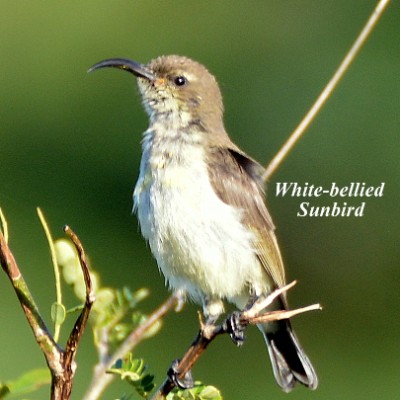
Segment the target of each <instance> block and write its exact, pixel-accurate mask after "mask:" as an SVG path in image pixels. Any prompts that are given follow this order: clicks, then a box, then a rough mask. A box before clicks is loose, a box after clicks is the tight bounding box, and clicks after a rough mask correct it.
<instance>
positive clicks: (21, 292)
mask: <svg viewBox="0 0 400 400" xmlns="http://www.w3.org/2000/svg"><path fill="white" fill-rule="evenodd" d="M0 263H1V266H2V268H3V270H4V272H5V273H6V274H7V276H8V278H9V279H10V282H11V284H12V286H13V288H14V290H15V293H16V295H17V297H18V300H19V302H20V304H21V307H22V309H23V311H24V314H25V317H26V319H27V320H28V323H29V326H30V327H31V329H32V332H33V335H34V337H35V340H36V342H37V343H38V345H39V347H40V349H41V350H42V352H43V354H44V356H45V359H46V362H47V365H48V366H49V369H50V371H51V373H52V376H54V375H57V374H60V373H61V371H62V364H61V358H62V350H61V349H60V347H59V346H58V344H57V343H56V342H55V341H54V339H53V337H52V335H51V334H50V331H49V329H48V328H47V326H46V324H45V322H44V319H43V318H42V316H41V314H40V312H39V308H38V307H37V305H36V303H35V301H34V299H33V296H32V294H31V292H30V290H29V288H28V285H27V284H26V282H25V280H24V278H23V276H22V273H21V271H20V269H19V267H18V264H17V262H16V261H15V258H14V256H13V254H12V252H11V249H10V248H9V246H8V244H7V242H6V240H5V237H4V236H3V233H2V232H1V230H0Z"/></svg>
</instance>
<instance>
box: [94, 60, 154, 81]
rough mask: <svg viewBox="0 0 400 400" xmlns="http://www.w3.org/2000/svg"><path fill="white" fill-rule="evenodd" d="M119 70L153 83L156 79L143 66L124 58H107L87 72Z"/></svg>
mask: <svg viewBox="0 0 400 400" xmlns="http://www.w3.org/2000/svg"><path fill="white" fill-rule="evenodd" d="M106 67H112V68H119V69H123V70H125V71H128V72H130V73H132V74H133V75H135V76H138V77H141V78H146V79H148V80H150V81H153V80H154V79H155V78H156V77H155V75H154V73H153V72H152V71H150V70H149V69H148V68H147V67H146V66H145V65H143V64H140V63H138V62H136V61H132V60H128V59H126V58H109V59H107V60H103V61H100V62H98V63H96V64H94V65H93V66H91V67H90V68H89V69H88V72H93V71H95V70H96V69H100V68H106Z"/></svg>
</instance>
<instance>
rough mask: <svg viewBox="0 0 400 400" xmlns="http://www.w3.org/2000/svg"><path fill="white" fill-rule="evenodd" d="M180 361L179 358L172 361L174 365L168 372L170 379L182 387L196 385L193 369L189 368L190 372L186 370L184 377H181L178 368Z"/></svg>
mask: <svg viewBox="0 0 400 400" xmlns="http://www.w3.org/2000/svg"><path fill="white" fill-rule="evenodd" d="M179 363H180V360H179V359H177V360H175V361H173V362H172V365H171V366H170V368H169V370H168V372H167V376H168V379H169V380H170V381H171V382H172V383H173V384H174V385H175V386H177V387H179V388H180V389H190V388H192V387H193V386H194V381H193V377H192V371H191V370H189V371H188V372H186V374H185V376H184V377H183V379H180V378H179V375H180V371H179V369H178V365H179Z"/></svg>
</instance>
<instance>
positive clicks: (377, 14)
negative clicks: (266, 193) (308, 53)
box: [263, 0, 390, 182]
mask: <svg viewBox="0 0 400 400" xmlns="http://www.w3.org/2000/svg"><path fill="white" fill-rule="evenodd" d="M389 3H390V0H380V1H379V2H378V4H377V6H376V7H375V9H374V11H373V12H372V14H371V16H370V17H369V19H368V21H367V23H366V24H365V26H364V27H363V29H362V30H361V32H360V34H359V35H358V36H357V38H356V40H355V42H354V44H353V45H352V47H351V48H350V50H349V51H348V53H347V54H346V56H345V57H344V59H343V61H342V62H341V64H340V65H339V67H338V69H337V70H336V72H335V73H334V75H333V76H332V78H331V80H330V81H329V82H328V84H327V85H326V86H325V88H324V90H323V91H322V92H321V94H320V95H319V96H318V98H317V100H316V101H315V103H314V104H313V105H312V107H311V108H310V110H309V111H308V113H307V114H306V115H305V116H304V118H303V119H302V120H301V122H300V123H299V125H298V126H297V127H296V129H295V130H294V131H293V133H292V134H291V135H290V136H289V139H287V141H286V142H285V144H284V145H283V146H282V147H281V149H280V150H279V151H278V153H276V155H275V157H274V158H273V159H272V161H271V162H270V163H269V164H268V166H267V168H266V170H265V172H264V174H263V180H264V182H266V181H268V180H269V179H270V178H271V176H272V175H273V174H274V173H275V171H276V170H277V169H278V168H279V166H280V165H281V163H282V162H283V160H284V159H285V158H286V157H287V155H288V154H289V152H290V151H291V150H292V149H293V147H294V146H295V144H296V143H297V141H298V140H299V139H300V137H301V136H302V135H303V134H304V132H305V131H306V129H307V128H308V127H309V126H310V124H311V122H312V121H313V120H314V118H315V117H316V116H317V114H318V113H319V112H320V111H321V109H322V107H323V106H324V104H325V103H326V101H327V100H328V98H329V97H330V96H331V94H332V93H333V91H334V89H335V88H336V87H337V85H338V83H339V82H340V80H341V79H342V78H343V76H344V74H345V73H346V72H347V70H348V69H349V67H350V65H351V63H352V62H353V61H354V59H355V57H356V55H357V54H358V52H359V51H360V50H361V48H362V46H363V45H364V43H365V42H366V40H367V38H368V36H369V35H370V34H371V32H372V31H373V29H374V27H375V26H376V24H377V22H378V21H379V19H380V18H381V17H382V15H383V12H384V11H385V9H386V7H387V6H388V5H389Z"/></svg>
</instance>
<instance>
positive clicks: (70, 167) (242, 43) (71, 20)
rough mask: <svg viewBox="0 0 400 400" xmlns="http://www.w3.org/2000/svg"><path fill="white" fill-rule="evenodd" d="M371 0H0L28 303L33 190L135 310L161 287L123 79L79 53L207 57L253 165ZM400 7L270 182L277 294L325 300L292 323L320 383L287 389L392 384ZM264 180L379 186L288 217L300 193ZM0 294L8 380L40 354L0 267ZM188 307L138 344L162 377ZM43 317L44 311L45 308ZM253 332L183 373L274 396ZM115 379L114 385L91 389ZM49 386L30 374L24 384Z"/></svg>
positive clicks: (192, 324) (12, 216)
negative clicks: (339, 214) (344, 202)
mask: <svg viewBox="0 0 400 400" xmlns="http://www.w3.org/2000/svg"><path fill="white" fill-rule="evenodd" d="M374 4H375V1H366V0H354V1H351V2H350V1H347V0H337V1H334V2H332V1H320V0H290V1H284V2H283V1H277V0H258V1H256V0H254V1H249V2H247V3H244V2H243V1H239V0H229V1H228V0H221V1H218V2H210V1H203V2H199V1H194V0H174V1H169V2H166V1H165V2H162V1H147V0H146V1H145V0H136V1H126V0H125V1H119V2H110V1H105V0H96V1H94V0H87V1H85V2H78V1H70V2H54V1H50V0H43V1H41V2H31V1H28V0H19V1H14V0H2V2H1V6H2V7H1V9H2V12H1V13H0V34H1V35H0V38H1V39H0V54H1V61H0V85H1V91H0V118H1V133H0V154H1V155H0V182H1V185H0V205H1V207H2V208H3V210H4V212H5V213H6V215H7V218H8V221H9V223H10V231H11V232H10V235H11V239H10V241H11V246H12V248H13V250H14V252H15V256H16V258H17V261H18V263H19V265H20V266H21V268H22V270H23V272H24V276H25V278H26V279H27V281H28V283H29V285H30V287H31V289H32V291H33V293H34V296H35V299H36V301H37V302H38V303H39V306H42V305H43V306H44V307H45V306H46V305H47V304H51V303H52V301H53V300H54V289H53V284H52V283H50V282H49V278H48V277H49V276H51V274H49V271H50V270H49V268H51V264H50V261H49V257H48V256H47V254H48V252H47V244H46V241H45V239H44V237H43V234H42V232H41V228H40V225H39V224H38V223H37V219H36V217H35V207H36V206H38V205H39V206H41V207H42V209H43V211H44V212H45V213H46V217H47V220H48V222H49V223H50V225H51V226H52V227H53V234H54V235H55V236H57V235H56V229H55V228H54V227H57V226H59V227H60V230H59V232H60V236H61V227H62V226H63V225H64V224H65V223H68V224H69V225H70V226H71V227H72V228H73V229H74V230H75V231H76V232H77V233H78V234H79V236H80V238H81V240H82V241H83V243H84V244H85V248H86V249H87V250H88V251H89V252H90V256H91V259H92V263H93V264H94V265H96V268H98V269H99V273H100V274H101V276H102V279H103V280H104V282H107V285H109V286H110V287H123V286H129V287H131V288H140V287H149V288H150V289H151V291H152V295H151V297H150V298H149V300H148V301H146V304H145V305H144V306H143V307H144V312H146V311H150V310H152V309H153V308H154V307H155V306H156V305H157V304H159V303H160V301H161V300H162V299H164V298H165V297H166V294H167V291H166V289H165V288H164V282H163V278H162V277H160V274H159V272H158V271H157V267H156V265H155V262H154V260H153V259H152V257H151V255H150V251H149V249H148V248H147V246H146V245H145V244H144V242H143V240H142V238H141V237H140V234H139V232H138V229H137V222H136V219H135V217H132V216H131V215H130V213H131V209H132V201H131V193H132V190H133V185H134V182H135V179H136V177H137V174H138V166H139V157H140V145H139V141H140V134H141V132H143V131H144V129H145V128H146V124H147V118H146V116H145V114H144V112H143V111H142V109H141V106H140V101H139V98H138V96H137V94H136V89H135V82H134V79H133V78H132V77H131V76H129V75H128V74H123V73H122V72H120V71H115V70H107V71H99V72H98V73H96V74H91V75H86V70H87V69H88V68H89V67H90V66H91V65H93V64H94V63H95V62H97V61H99V60H102V59H105V58H109V57H129V58H132V59H135V60H137V61H140V62H147V61H148V60H149V59H151V58H153V57H156V56H158V55H160V54H169V53H178V54H184V55H187V56H190V57H192V58H194V59H196V60H198V61H200V62H202V63H204V64H205V65H206V66H207V67H208V68H209V69H210V71H212V72H213V73H214V74H215V75H216V77H217V79H218V81H219V82H220V84H221V88H222V92H223V94H224V101H225V108H226V118H225V121H226V127H227V129H228V131H229V132H230V135H231V137H232V139H233V140H234V141H235V142H236V143H237V144H238V145H239V146H240V147H241V148H243V150H245V151H246V152H248V153H249V154H251V155H252V156H253V157H255V158H256V159H258V160H259V161H260V162H262V163H264V164H266V163H267V162H268V160H270V159H271V158H272V156H273V155H274V154H275V152H276V151H277V150H278V149H279V147H280V145H281V144H282V143H283V141H284V140H285V139H286V137H287V136H288V135H289V133H290V132H291V130H292V129H293V128H294V127H295V126H296V124H297V123H298V121H299V120H300V118H301V117H302V116H303V114H304V113H305V112H306V111H307V109H308V108H309V106H310V105H311V103H312V102H313V100H314V99H315V98H316V96H317V95H318V94H319V92H320V91H321V89H322V88H323V86H324V85H325V84H326V82H327V81H328V79H329V77H330V76H331V75H332V73H333V72H334V71H335V69H336V67H337V65H338V64H339V62H340V60H341V59H342V57H343V56H344V54H345V52H346V51H347V50H348V48H349V47H350V45H351V43H352V41H353V40H354V38H355V36H356V35H357V33H358V32H359V31H360V29H361V27H362V26H363V24H364V23H365V21H366V20H367V18H368V16H369V14H370V13H371V11H372V9H373V7H374ZM399 20H400V9H399V7H398V2H396V1H393V2H392V5H391V6H390V7H389V9H388V10H387V12H386V14H385V15H384V17H383V19H382V21H380V23H379V25H378V26H377V28H376V30H375V31H374V33H373V35H372V37H371V38H370V39H369V41H368V43H367V44H366V46H365V47H364V48H363V50H362V51H361V53H360V55H359V56H358V58H357V60H356V61H355V62H354V64H353V65H352V67H351V69H350V71H349V72H348V74H347V75H346V77H345V79H344V80H343V82H342V83H341V85H340V86H339V88H338V89H337V91H336V92H335V93H334V95H333V96H332V98H331V99H330V100H329V102H328V104H327V105H326V106H325V108H324V109H323V111H322V113H321V114H320V115H319V116H318V118H317V120H316V121H315V122H314V123H313V125H312V126H311V128H310V129H309V131H308V132H307V134H306V136H305V137H304V138H303V139H302V140H301V142H300V143H299V145H298V146H297V147H296V149H295V150H294V152H293V153H292V154H291V155H290V156H289V157H288V159H287V160H286V161H285V163H284V164H283V166H282V167H281V169H280V170H279V171H278V172H277V174H276V175H275V176H274V177H273V178H272V180H271V182H270V183H269V188H268V203H269V205H270V209H271V213H272V215H273V217H274V222H275V224H276V226H277V232H278V237H279V240H280V244H281V248H282V252H283V255H284V259H285V263H286V266H287V271H288V278H289V279H293V278H296V279H298V280H299V285H298V286H297V287H296V289H295V290H294V291H293V292H292V293H291V294H290V299H289V300H290V303H291V305H292V306H293V307H295V306H301V305H303V304H309V303H313V302H316V301H319V302H321V303H322V304H323V305H324V311H323V313H317V314H314V315H312V314H311V315H304V316H301V317H298V318H296V319H295V320H294V321H293V324H294V325H295V328H296V332H297V334H298V336H300V339H301V342H302V344H303V346H304V347H305V348H306V350H307V353H308V354H309V356H310V358H311V359H312V361H313V363H314V364H315V367H316V369H317V372H318V374H319V377H320V387H319V388H318V390H317V391H315V392H309V391H307V390H305V389H303V388H298V389H297V390H295V391H294V392H293V393H291V395H290V396H291V399H293V400H302V399H307V400H309V399H318V400H320V399H321V400H331V399H335V400H336V399H338V398H345V399H352V400H358V399H363V400H365V399H375V398H379V399H382V400H386V399H387V400H392V399H393V398H396V397H397V396H398V393H399V391H400V383H399V379H398V373H397V371H398V364H399V362H398V360H399V359H400V340H399V330H400V322H399V319H398V318H397V316H396V313H395V312H393V311H392V310H397V309H398V307H399V303H400V294H399V290H398V287H399V282H400V269H399V259H400V247H399V245H398V238H399V235H400V218H399V216H400V213H399V206H398V198H400V186H399V180H400V162H399V145H400V143H399V142H400V136H399V101H398V99H399V94H400V80H399V71H400V57H399V54H400V41H399V37H400V24H399ZM277 181H295V182H299V183H304V182H309V183H313V184H316V185H328V186H329V185H330V184H331V183H332V182H337V183H338V184H340V185H344V184H348V183H349V182H367V183H368V184H370V185H377V184H379V183H381V182H385V183H386V187H385V192H384V196H383V198H379V199H368V200H367V204H366V210H365V216H364V217H363V218H360V219H356V218H334V219H326V218H315V219H311V218H297V217H296V213H297V211H298V207H299V203H300V199H297V198H289V197H285V198H283V199H282V198H277V197H276V196H275V184H276V182H277ZM312 201H314V199H312ZM357 201H358V200H357V199H351V200H350V199H349V201H348V203H349V204H352V203H353V202H354V203H357ZM0 293H1V304H0V320H1V321H2V327H3V329H1V330H0V342H1V343H3V344H5V346H2V349H3V350H2V355H1V358H0V376H1V377H2V379H4V380H5V381H7V382H8V381H11V380H13V379H14V378H15V377H17V376H19V375H20V374H21V372H22V371H21V365H23V366H24V368H23V369H24V370H28V369H33V368H38V367H43V366H44V360H43V357H42V355H41V353H40V351H39V350H38V349H37V347H36V344H35V342H34V340H33V339H32V337H31V335H30V331H29V328H28V326H27V324H26V321H25V320H24V317H23V315H22V312H21V310H20V306H19V304H18V302H17V300H16V299H15V296H14V293H13V292H12V290H11V288H10V285H9V283H8V281H7V280H6V279H5V277H4V276H3V278H2V279H0ZM67 301H68V299H67ZM65 306H66V308H67V309H69V308H71V307H74V306H76V304H75V303H74V302H71V304H68V303H67V304H66V305H65ZM146 307H148V309H146ZM41 308H42V307H41ZM196 309H197V307H193V306H189V307H187V308H186V310H185V312H184V313H181V314H177V315H171V316H169V317H168V318H167V320H166V322H165V327H164V330H163V335H160V336H159V337H157V338H156V339H155V340H151V341H146V342H144V343H143V344H141V345H140V347H139V348H138V349H137V350H138V352H139V353H140V355H139V356H140V357H143V358H144V359H145V360H146V362H148V363H149V364H150V365H151V366H152V372H153V373H154V374H155V375H156V376H160V377H161V376H164V375H165V371H166V370H167V368H168V366H169V365H170V364H171V361H172V360H173V359H175V358H176V357H177V356H179V355H180V354H182V352H183V351H184V349H185V348H186V346H187V344H188V343H190V341H191V340H192V339H193V337H194V336H195V333H196V331H197V317H196V313H195V311H196ZM46 317H47V319H48V321H50V311H49V315H47V316H46ZM68 320H69V319H68V318H67V321H66V322H65V324H67V323H68ZM65 331H68V329H65ZM90 341H91V339H90V335H85V336H84V338H83V343H82V348H84V349H85V351H82V352H81V353H80V354H79V355H78V360H77V361H78V372H77V376H76V386H75V387H74V392H73V398H75V399H80V398H81V395H82V393H83V391H84V389H85V387H86V385H87V382H88V380H89V379H90V375H91V372H92V371H91V367H92V365H93V364H94V363H95V361H96V358H97V355H96V353H95V351H94V350H91V349H90ZM263 346H264V344H263V342H262V338H261V337H259V335H258V332H256V330H255V329H254V330H253V331H252V330H250V332H249V334H248V339H247V341H246V345H245V346H244V348H243V349H241V350H238V349H235V348H234V347H233V346H232V345H231V343H230V342H229V340H223V339H221V340H219V341H218V342H217V344H216V345H214V346H212V347H211V348H210V349H209V351H208V352H207V354H206V356H205V357H204V359H202V360H201V361H200V363H199V364H198V365H196V368H195V370H194V371H193V373H194V375H195V376H199V377H201V379H202V380H203V381H205V382H213V383H215V384H216V386H218V387H219V388H221V390H222V392H223V393H224V395H225V397H226V398H227V399H243V398H251V399H254V400H257V399H264V398H265V397H266V396H273V397H274V399H284V398H286V397H287V395H286V394H284V393H281V392H280V391H279V389H278V388H277V387H276V385H275V383H274V380H273V377H272V372H271V368H270V365H269V360H268V354H267V351H266V350H265V351H262V350H264V349H263V348H262V347H263ZM137 355H138V354H135V356H137ZM124 390H125V385H124V384H123V383H119V384H116V385H115V386H114V387H113V388H112V389H110V390H109V391H107V393H106V394H105V396H104V398H115V397H116V396H119V395H120V394H121V393H123V391H124ZM47 397H48V392H47V390H46V389H41V390H39V391H38V394H37V395H36V397H35V396H31V397H30V398H31V399H33V400H35V399H43V398H47Z"/></svg>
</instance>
